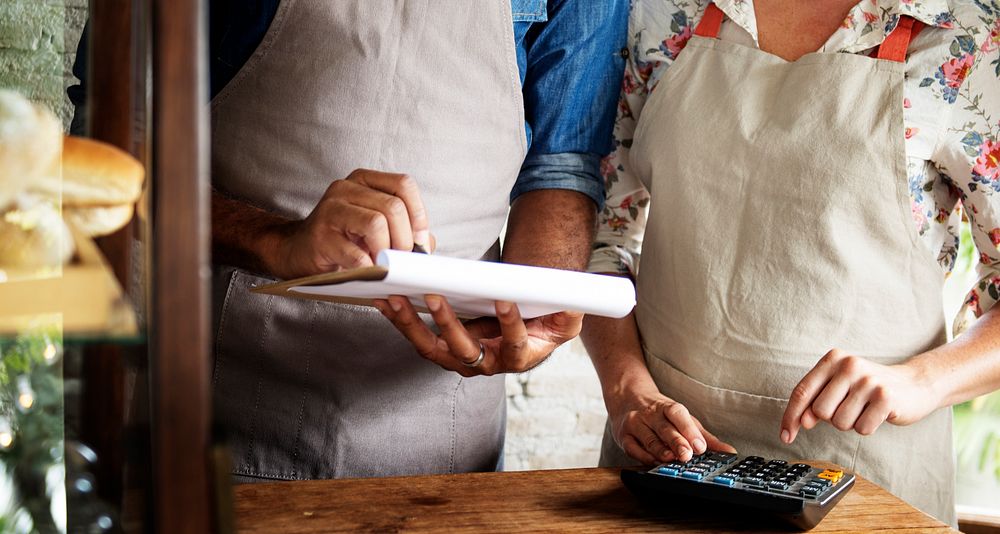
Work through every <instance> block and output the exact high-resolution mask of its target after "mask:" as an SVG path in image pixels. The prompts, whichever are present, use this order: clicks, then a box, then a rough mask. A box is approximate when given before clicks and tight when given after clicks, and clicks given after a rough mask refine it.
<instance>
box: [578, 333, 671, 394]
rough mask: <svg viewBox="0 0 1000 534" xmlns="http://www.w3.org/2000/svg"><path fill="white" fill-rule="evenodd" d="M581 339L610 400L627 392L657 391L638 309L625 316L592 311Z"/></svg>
mask: <svg viewBox="0 0 1000 534" xmlns="http://www.w3.org/2000/svg"><path fill="white" fill-rule="evenodd" d="M580 339H582V340H583V344H584V346H585V347H587V352H588V353H589V354H590V359H591V361H593V362H594V368H595V369H596V370H597V376H598V378H600V380H601V388H602V389H603V391H604V398H605V400H606V401H610V400H612V399H618V398H621V396H622V394H624V393H645V392H649V391H651V392H655V391H656V384H655V383H654V382H653V378H652V377H651V376H650V374H649V370H648V369H647V368H646V362H645V361H644V360H643V356H642V345H641V344H640V342H639V330H638V328H637V327H636V324H635V315H634V313H630V314H628V316H626V317H624V318H622V319H610V318H607V317H595V316H590V315H588V316H587V317H586V319H584V321H583V331H582V332H581V333H580Z"/></svg>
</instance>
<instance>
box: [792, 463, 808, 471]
mask: <svg viewBox="0 0 1000 534" xmlns="http://www.w3.org/2000/svg"><path fill="white" fill-rule="evenodd" d="M792 469H795V470H796V471H808V470H810V469H812V466H811V465H809V464H792Z"/></svg>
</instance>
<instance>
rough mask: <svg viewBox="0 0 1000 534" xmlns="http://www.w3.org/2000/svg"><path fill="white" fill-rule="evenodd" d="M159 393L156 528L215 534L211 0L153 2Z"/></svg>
mask: <svg viewBox="0 0 1000 534" xmlns="http://www.w3.org/2000/svg"><path fill="white" fill-rule="evenodd" d="M152 14H153V50H152V52H153V169H154V172H153V199H154V203H153V208H154V209H153V213H152V229H153V266H152V267H153V273H152V274H153V276H152V279H153V301H152V304H153V305H152V313H153V316H152V322H151V327H150V330H149V332H150V348H151V360H150V373H151V375H150V380H151V382H150V387H151V391H152V396H153V397H152V400H153V443H152V446H153V459H154V460H153V461H154V466H153V467H154V469H153V470H154V493H155V494H154V497H153V498H154V514H155V522H156V528H155V530H156V531H157V532H161V533H171V534H172V533H176V532H212V531H213V530H214V528H213V524H214V521H213V519H212V518H213V515H214V514H213V508H214V499H213V498H212V491H211V487H212V486H211V482H210V479H211V477H210V472H211V468H210V465H211V463H210V460H209V450H210V421H211V397H210V394H209V381H208V377H209V362H210V352H209V350H210V341H209V340H210V339H211V335H210V332H209V331H210V329H211V316H210V311H209V304H210V303H209V298H210V297H209V282H210V281H209V273H210V264H209V261H210V258H209V234H208V232H209V192H210V190H209V174H208V173H209V170H208V150H209V146H208V120H207V114H206V109H207V108H206V102H207V101H208V75H207V68H206V59H207V49H206V47H207V44H206V41H207V39H206V27H207V24H206V16H207V10H206V6H205V1H204V0H153V11H152Z"/></svg>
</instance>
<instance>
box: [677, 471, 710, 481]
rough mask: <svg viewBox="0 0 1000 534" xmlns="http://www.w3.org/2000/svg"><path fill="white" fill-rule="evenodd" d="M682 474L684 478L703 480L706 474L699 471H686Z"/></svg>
mask: <svg viewBox="0 0 1000 534" xmlns="http://www.w3.org/2000/svg"><path fill="white" fill-rule="evenodd" d="M681 476H682V477H684V478H690V479H691V480H701V479H702V478H703V477H704V476H705V475H703V474H701V473H699V472H697V471H684V472H683V473H681Z"/></svg>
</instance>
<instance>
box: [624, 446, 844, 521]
mask: <svg viewBox="0 0 1000 534" xmlns="http://www.w3.org/2000/svg"><path fill="white" fill-rule="evenodd" d="M621 478H622V482H624V483H625V486H626V487H627V488H628V489H629V490H630V491H632V493H634V494H636V495H637V496H639V497H642V498H646V499H648V500H649V501H651V502H654V503H655V502H657V501H658V502H663V501H664V499H669V500H668V501H667V502H672V503H676V502H678V499H679V498H683V499H687V498H696V499H701V500H710V501H716V502H724V503H728V504H732V505H737V506H741V507H745V508H748V509H753V510H757V511H762V512H768V513H772V514H774V515H776V516H778V517H780V518H782V519H784V520H786V521H788V522H790V523H791V524H792V525H794V526H795V527H797V528H799V529H801V530H809V529H811V528H813V527H815V526H816V525H817V524H819V522H820V521H822V520H823V518H824V517H826V514H827V513H828V512H829V511H830V510H831V509H832V508H833V507H834V505H836V504H837V502H839V501H840V499H842V498H843V497H844V495H846V494H847V492H848V491H849V490H850V489H851V487H852V486H853V485H854V478H855V477H854V474H852V473H847V472H844V471H843V470H840V469H821V468H818V467H813V466H811V465H809V464H803V463H796V464H789V463H788V462H787V461H785V460H766V459H764V458H762V457H760V456H743V457H741V456H738V455H736V454H731V453H727V452H712V451H709V452H706V453H704V454H698V455H695V456H694V457H693V458H691V460H690V461H688V462H680V461H675V462H669V463H665V464H661V465H658V466H656V467H654V468H653V469H649V470H632V469H626V470H623V471H622V473H621Z"/></svg>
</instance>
